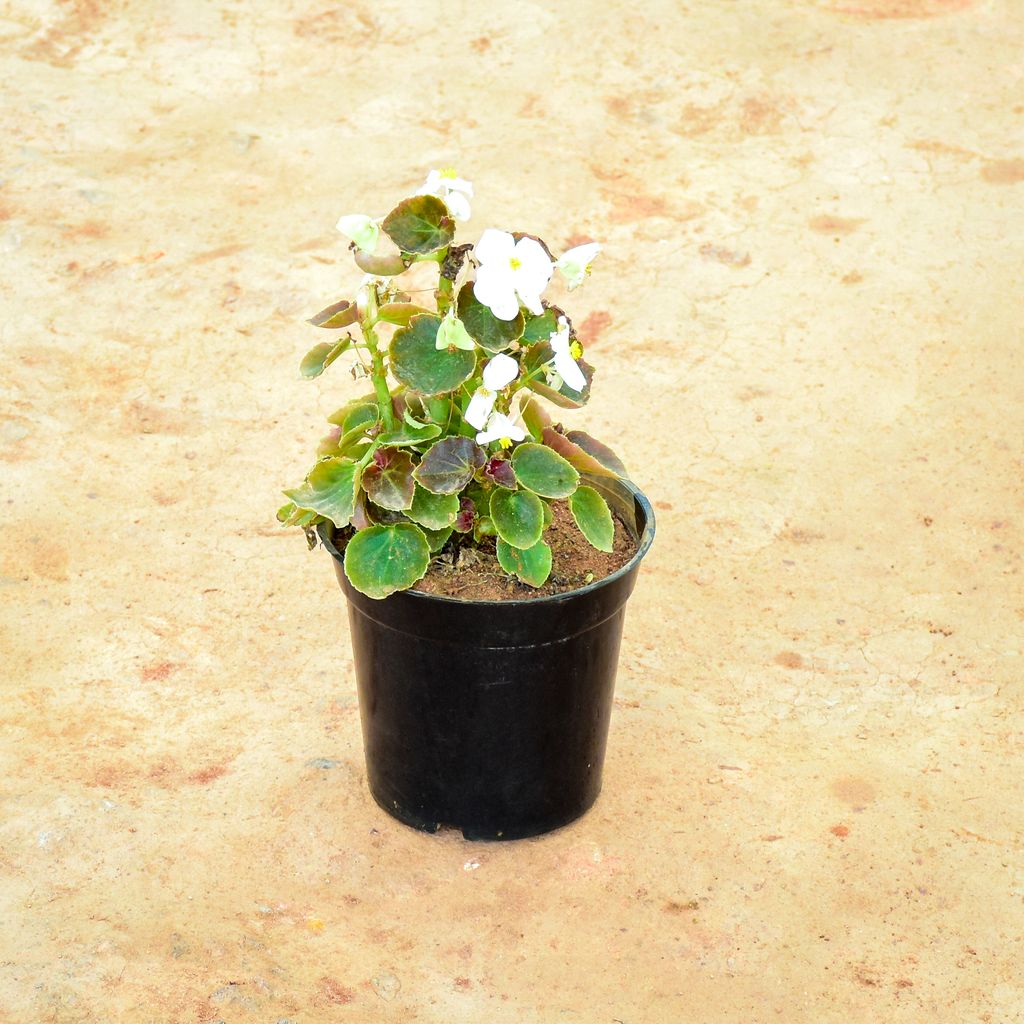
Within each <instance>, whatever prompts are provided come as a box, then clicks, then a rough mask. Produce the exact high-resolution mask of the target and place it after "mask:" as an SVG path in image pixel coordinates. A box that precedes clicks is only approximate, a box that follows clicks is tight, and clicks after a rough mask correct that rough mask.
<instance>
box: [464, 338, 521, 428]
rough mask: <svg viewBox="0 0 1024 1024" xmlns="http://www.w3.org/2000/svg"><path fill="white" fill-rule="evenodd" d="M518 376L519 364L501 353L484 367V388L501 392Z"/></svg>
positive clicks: (489, 360)
mask: <svg viewBox="0 0 1024 1024" xmlns="http://www.w3.org/2000/svg"><path fill="white" fill-rule="evenodd" d="M518 376H519V364H518V363H517V362H516V361H515V360H514V359H513V358H512V357H511V356H507V355H505V354H504V353H503V352H499V353H498V354H497V355H496V356H492V357H491V358H490V359H488V360H487V365H486V366H485V367H484V387H485V388H487V389H488V391H500V390H501V389H502V388H504V387H507V386H508V385H509V384H511V383H512V381H514V380H515V379H516V377H518ZM474 426H475V424H474Z"/></svg>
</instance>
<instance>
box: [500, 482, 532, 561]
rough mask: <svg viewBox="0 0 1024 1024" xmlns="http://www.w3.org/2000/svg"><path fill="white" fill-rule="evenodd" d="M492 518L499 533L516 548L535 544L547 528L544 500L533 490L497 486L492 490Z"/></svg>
mask: <svg viewBox="0 0 1024 1024" xmlns="http://www.w3.org/2000/svg"><path fill="white" fill-rule="evenodd" d="M490 512H491V519H492V520H493V522H494V528H495V529H496V530H497V531H498V536H499V537H500V538H501V539H502V540H503V541H505V543H506V544H511V545H512V547H514V548H532V547H533V546H534V544H536V543H537V541H539V540H540V535H541V533H543V531H544V504H543V502H542V501H541V500H540V498H538V497H537V495H536V494H534V493H533V492H532V491H506V490H505V489H504V488H501V487H496V488H495V489H494V492H493V493H492V494H491V504H490Z"/></svg>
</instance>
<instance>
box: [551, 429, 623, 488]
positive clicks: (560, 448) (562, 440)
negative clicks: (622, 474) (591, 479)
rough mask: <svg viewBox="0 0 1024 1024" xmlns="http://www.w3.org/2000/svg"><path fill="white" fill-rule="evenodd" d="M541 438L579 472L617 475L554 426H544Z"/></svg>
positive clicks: (596, 474) (609, 475)
mask: <svg viewBox="0 0 1024 1024" xmlns="http://www.w3.org/2000/svg"><path fill="white" fill-rule="evenodd" d="M541 438H542V440H543V442H544V444H546V445H547V446H548V447H549V448H554V450H555V451H556V452H558V454H559V455H561V456H562V458H563V459H565V461H566V462H568V463H569V465H570V466H572V467H574V468H575V469H578V470H579V471H580V472H581V473H587V474H589V475H590V476H606V477H611V478H615V477H616V476H617V474H616V473H613V472H612V471H611V470H610V469H608V468H607V467H606V466H604V465H602V464H601V463H600V462H598V461H597V459H595V458H594V456H593V455H590V454H589V453H588V452H585V451H584V450H583V449H582V448H581V447H580V446H579V445H578V444H576V443H575V442H573V441H570V440H569V438H568V437H566V435H565V434H560V433H559V432H558V431H557V430H555V429H554V427H545V428H544V431H543V433H542V434H541Z"/></svg>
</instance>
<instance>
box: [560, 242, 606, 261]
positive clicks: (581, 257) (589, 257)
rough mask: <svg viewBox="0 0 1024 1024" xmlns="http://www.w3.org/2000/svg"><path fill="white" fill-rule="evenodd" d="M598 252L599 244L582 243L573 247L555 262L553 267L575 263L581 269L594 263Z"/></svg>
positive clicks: (599, 249)
mask: <svg viewBox="0 0 1024 1024" xmlns="http://www.w3.org/2000/svg"><path fill="white" fill-rule="evenodd" d="M600 251H601V243H600V242H584V244H583V245H574V246H573V247H572V248H571V249H569V250H568V252H565V253H563V254H562V256H561V258H560V259H558V260H556V261H555V266H556V267H557V266H560V265H561V264H562V263H577V264H579V265H580V266H581V267H586V266H589V265H590V264H591V263H593V262H594V260H595V259H596V258H597V255H598V253H600Z"/></svg>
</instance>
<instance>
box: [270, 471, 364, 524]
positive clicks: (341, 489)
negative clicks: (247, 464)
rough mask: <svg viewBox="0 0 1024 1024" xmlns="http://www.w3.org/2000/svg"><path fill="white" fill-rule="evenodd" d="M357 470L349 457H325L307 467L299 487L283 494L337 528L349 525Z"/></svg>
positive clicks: (353, 507) (353, 505)
mask: <svg viewBox="0 0 1024 1024" xmlns="http://www.w3.org/2000/svg"><path fill="white" fill-rule="evenodd" d="M358 470H359V467H358V466H357V465H356V463H354V462H352V461H350V460H348V459H339V458H333V459H324V460H323V461H322V462H318V463H317V464H316V465H315V466H314V467H313V468H312V469H311V470H310V472H309V476H307V477H306V482H305V483H304V484H303V485H302V486H301V487H296V488H295V489H294V490H291V491H285V492H284V493H285V496H286V497H289V498H291V500H292V501H294V502H295V504H296V505H297V506H298V507H299V508H304V509H312V511H314V512H319V513H320V515H322V516H326V517H327V518H328V519H330V521H331V522H332V523H334V525H335V526H337V527H339V528H340V527H342V526H348V524H349V520H351V518H352V512H353V510H354V509H355V496H356V477H357V473H358Z"/></svg>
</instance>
